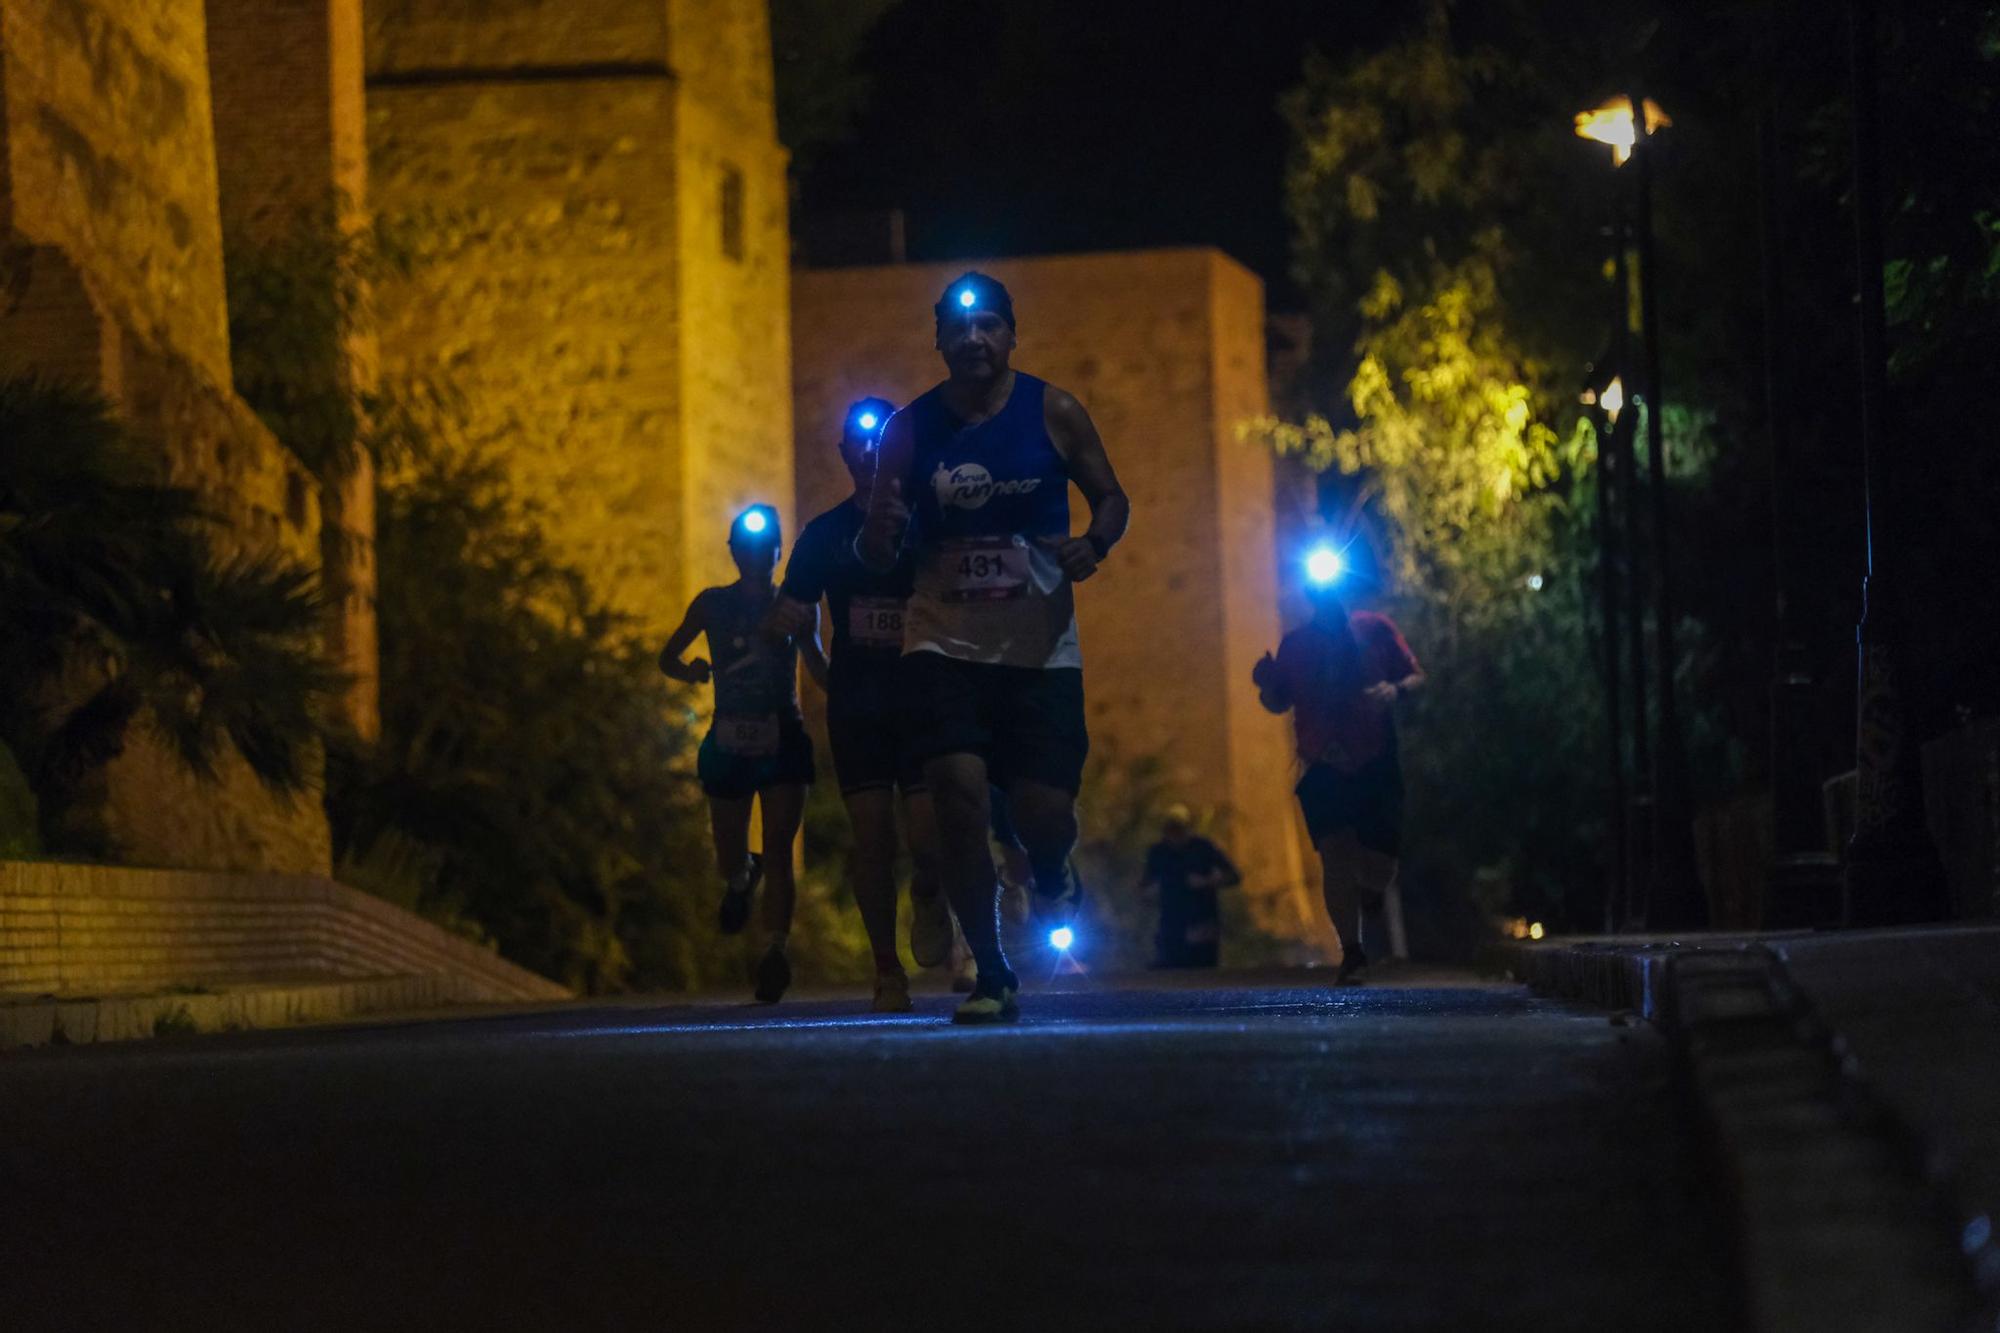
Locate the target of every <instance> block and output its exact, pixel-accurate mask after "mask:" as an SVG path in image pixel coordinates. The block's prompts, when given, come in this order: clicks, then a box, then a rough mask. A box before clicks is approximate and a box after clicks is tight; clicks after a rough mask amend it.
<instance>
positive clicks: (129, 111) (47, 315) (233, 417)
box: [0, 0, 328, 872]
mask: <svg viewBox="0 0 2000 1333" xmlns="http://www.w3.org/2000/svg"><path fill="white" fill-rule="evenodd" d="M0 229H4V234H3V235H0V256H4V268H5V270H6V272H5V274H4V277H5V279H6V280H5V281H0V373H7V374H23V373H37V374H46V375H51V376H57V377H60V378H64V379H68V380H71V381H73V382H78V383H82V384H85V385H87V386H89V387H91V388H93V389H95V390H97V391H99V392H101V393H103V394H105V395H106V397H107V398H109V399H110V401H111V402H112V403H113V404H114V406H116V407H117V408H118V409H119V411H120V412H121V413H122V415H124V416H125V417H126V418H127V420H129V421H130V422H131V424H132V426H133V427H134V429H135V430H136V431H137V432H138V433H139V434H140V436H141V437H142V438H144V439H148V440H152V441H155V442H157V444H158V445H159V447H160V449H161V451H162V453H163V455H164V457H165V462H166V466H167V472H168V475H169V477H170V479H171V480H173V481H174V482H176V483H178V484H181V485H185V486H188V487H190V488H192V489H194V490H195V491H197V492H198V493H199V494H200V496H201V497H202V499H203V501H204V502H205V503H206V504H208V505H209V506H210V507H211V508H212V509H213V510H214V511H215V512H217V513H218V514H220V515H221V516H222V517H223V518H225V519H226V520H227V522H226V524H224V525H222V526H221V527H220V528H219V532H220V534H221V535H220V540H221V542H222V544H223V547H224V553H225V554H242V555H262V554H266V553H270V552H278V553H282V554H284V555H287V556H290V557H293V558H295V559H299V560H303V561H307V562H315V561H316V559H317V551H318V540H319V508H318V501H317V495H316V487H315V484H314V482H313V479H312V478H311V476H310V475H309V474H307V473H306V472H305V470H304V469H303V468H301V467H300V466H299V464H298V462H297V460H296V459H294V458H293V457H292V456H291V454H290V453H289V452H288V451H287V450H286V449H285V448H284V447H283V446H282V445H280V444H279V443H278V442H277V441H276V440H275V439H273V438H272V437H271V435H270V433H269V432H268V431H267V430H265V429H264V427H263V426H262V425H261V424H260V423H259V422H258V421H257V420H256V418H255V416H254V415H253V414H252V413H251V412H250V410H249V409H248V408H247V407H246V406H245V405H244V404H243V402H242V401H241V400H240V399H238V398H237V397H236V395H235V393H234V392H233V390H232V389H231V388H230V356H229V342H228V318H227V311H226V308H225V305H224V293H223V257H222V243H221V222H220V216H219V210H218V203H217V179H216V155H215V146H214V140H213V136H212V130H211V108H210V94H209V83H208V69H207V51H206V32H205V28H204V15H203V9H202V6H201V5H199V4H192V3H188V2H187V0H8V2H7V3H6V4H5V5H4V6H0ZM220 775H221V781H220V782H219V783H217V784H215V785H208V784H202V783H198V782H197V781H196V780H195V779H193V778H192V777H190V776H188V775H187V774H186V773H185V772H183V771H182V770H181V769H180V767H179V766H178V765H177V764H176V763H174V762H173V761H171V760H169V759H168V758H167V756H166V755H165V754H164V753H162V752H161V751H160V750H159V748H158V747H157V746H156V745H154V744H153V743H152V742H151V741H150V740H149V739H148V738H147V737H146V736H145V734H144V732H143V729H141V730H138V731H136V732H135V734H134V735H133V736H132V737H131V738H130V740H129V743H128V746H127V749H126V753H125V754H124V755H123V756H122V757H121V758H120V759H119V760H117V761H116V762H115V763H114V764H113V765H112V766H111V768H110V771H109V773H108V775H107V777H108V782H107V786H106V789H105V792H104V794H103V803H104V808H103V817H104V823H105V826H106V828H107V829H108V831H109V832H110V833H111V835H112V836H113V838H114V839H116V841H117V843H118V846H119V850H120V852H121V854H122V855H123V856H124V857H125V858H126V859H128V860H131V861H134V862H138V863H142V864H152V865H165V866H183V867H190V868H209V869H235V868H250V867H255V868H263V869H272V870H292V871H306V872H312V871H321V872H323V871H324V870H325V869H326V866H327V859H328V839H327V828H326V820H325V816H324V814H323V813H322V812H321V811H320V809H319V807H318V803H317V801H316V800H314V799H313V798H311V797H310V796H308V797H306V798H304V799H301V800H298V801H288V800H284V799H281V798H276V797H273V796H271V795H270V794H269V793H268V792H266V791H264V790H263V788H262V787H260V786H259V785H258V784H257V782H256V781H255V779H254V778H253V777H252V776H251V775H250V774H249V773H248V771H247V769H246V768H245V766H244V765H243V764H242V762H241V761H240V759H238V758H236V757H235V756H234V755H230V756H228V757H226V758H225V759H224V761H223V762H222V764H221V765H220Z"/></svg>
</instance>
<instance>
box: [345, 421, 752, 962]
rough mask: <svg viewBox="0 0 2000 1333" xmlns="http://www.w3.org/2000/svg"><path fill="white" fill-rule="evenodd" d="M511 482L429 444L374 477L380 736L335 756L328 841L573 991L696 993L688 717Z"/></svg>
mask: <svg viewBox="0 0 2000 1333" xmlns="http://www.w3.org/2000/svg"><path fill="white" fill-rule="evenodd" d="M503 478H504V473H503V472H502V471H501V469H499V468H498V467H497V466H495V465H494V464H493V463H492V462H491V461H482V460H479V459H476V458H462V457H457V456H454V455H452V454H449V453H435V454H429V455H423V456H418V457H415V458H413V459H412V460H410V461H409V463H408V464H407V465H406V466H405V467H404V468H402V469H401V470H400V471H399V472H398V473H397V475H396V476H394V477H393V478H392V479H391V481H390V482H389V483H388V484H386V485H385V486H384V488H383V493H382V496H381V504H380V509H379V518H378V524H379V526H378V530H377V535H376V543H377V552H378V560H379V566H380V569H381V571H382V575H381V591H380V598H379V603H378V614H379V617H380V633H381V645H382V737H381V740H380V743H379V744H378V745H376V746H374V747H372V748H370V749H367V750H355V749H351V748H350V749H347V750H344V751H343V752H342V754H341V755H340V756H339V763H338V764H337V765H336V767H335V770H334V780H333V783H332V800H331V803H330V805H331V810H332V813H333V816H334V825H335V830H336V837H337V839H338V847H337V851H338V853H339V854H340V855H341V856H342V857H343V859H344V861H345V863H346V864H347V865H349V866H350V867H351V868H352V869H353V871H354V877H355V878H357V879H359V880H361V881H362V882H363V883H364V886H370V887H374V888H375V889H376V890H377V891H378V892H383V893H385V894H386V895H388V896H392V897H396V896H401V897H404V898H405V899H406V901H407V902H408V905H411V906H414V907H416V908H417V909H418V910H421V911H423V912H425V913H426V914H427V915H431V916H433V917H436V918H439V919H441V920H444V921H446V922H447V923H451V924H457V925H460V926H464V925H467V924H469V925H471V926H474V927H476V931H477V933H481V934H483V935H484V936H486V937H488V938H490V939H492V940H494V941H496V942H498V944H499V945H500V947H501V948H502V949H503V950H504V951H505V952H507V953H508V954H509V955H510V956H512V957H514V958H515V959H516V960H517V961H520V962H522V963H523V964H525V965H527V966H529V967H533V968H536V969H537V970H540V971H543V972H545V973H547V974H548V975H551V976H556V977H560V978H562V979H563V980H564V981H566V982H567V983H568V984H570V985H573V986H576V987H579V988H581V989H584V990H589V991H606V990H620V989H625V988H628V987H632V986H648V985H649V986H684V985H693V984H699V983H701V982H702V981H704V980H707V979H710V978H711V977H713V976H714V974H715V968H714V965H713V964H712V963H710V962H709V961H708V960H707V959H706V958H704V957H703V956H702V954H703V950H702V949H701V947H700V946H701V944H702V943H705V940H704V938H703V937H704V936H705V934H706V932H705V930H704V929H703V928H702V927H703V925H704V924H705V917H706V915H707V913H706V911H705V910H703V909H704V907H705V903H704V902H703V898H702V895H701V893H700V886H703V885H705V883H706V880H707V878H708V876H707V874H706V873H705V870H706V865H707V860H708V856H707V852H706V848H705V847H704V845H703V840H702V837H701V831H702V828H703V822H702V816H701V810H700V804H699V799H698V796H697V795H696V794H695V793H694V791H693V788H692V781H691V775H692V769H693V748H692V743H691V739H690V737H691V728H692V722H693V718H692V714H691V711H690V710H689V709H688V707H687V705H686V703H685V702H683V703H681V704H679V705H678V706H676V705H673V704H670V703H669V701H668V700H667V699H666V697H665V692H664V690H663V689H662V688H661V686H660V684H659V680H658V673H657V671H656V669H655V668H654V666H653V661H652V658H653V653H652V651H651V650H650V649H649V647H648V646H647V645H645V644H643V643H641V642H639V641H638V640H637V638H636V637H635V636H634V633H633V627H632V626H631V624H630V623H629V622H627V621H626V620H625V619H623V618H622V617H620V616H619V615H617V614H616V613H614V612H612V611H610V610H609V609H607V608H606V607H605V606H604V605H603V603H602V602H601V600H600V599H598V598H597V597H596V596H595V594H594V593H593V592H592V591H591V589H590V587H589V585H588V583H587V581H586V580H585V579H584V578H583V576H582V575H581V574H580V573H579V572H578V571H577V570H575V569H572V568H569V567H567V566H565V565H564V564H563V563H562V562H561V561H559V560H558V559H556V558H555V557H554V556H553V555H551V553H550V552H549V550H548V549H547V547H546V545H545V543H544V541H543V539H542V537H541V535H540V531H539V528H538V527H537V525H536V524H535V522H534V515H533V513H532V512H531V511H529V510H527V509H525V508H523V507H521V506H519V505H517V504H516V503H515V502H514V501H513V499H512V497H511V496H510V495H509V493H508V491H507V488H506V486H505V484H504V480H503Z"/></svg>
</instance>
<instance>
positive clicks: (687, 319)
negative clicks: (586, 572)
mask: <svg viewBox="0 0 2000 1333" xmlns="http://www.w3.org/2000/svg"><path fill="white" fill-rule="evenodd" d="M672 12H673V48H672V59H673V67H674V75H675V80H676V85H677V89H678V98H677V102H676V114H675V118H674V131H675V138H676V143H677V145H678V148H677V151H676V153H675V171H676V176H675V185H676V194H677V197H678V208H679V217H678V223H677V240H678V245H679V262H678V264H677V266H676V272H677V274H678V275H679V282H680V285H679V301H678V307H679V310H678V313H679V321H680V322H679V333H680V338H679V342H680V352H679V365H680V381H681V414H680V423H679V424H680V437H681V457H682V468H683V472H682V475H683V478H684V483H683V484H684V487H685V489H684V491H683V493H682V494H683V505H682V509H681V516H680V527H681V532H682V534H683V539H684V546H683V556H682V560H681V562H680V563H681V568H682V570H683V571H684V574H683V577H682V579H681V580H680V585H679V590H678V596H679V597H681V598H682V599H683V605H684V604H685V600H684V599H686V598H687V597H689V596H691V595H692V594H693V593H694V591H695V590H696V589H697V588H700V587H703V586H707V585H710V584H717V583H725V582H728V581H729V580H731V579H733V578H735V577H736V572H735V568H734V566H733V565H732V564H731V563H730V560H729V554H728V550H727V548H726V544H725V538H726V535H727V527H728V524H729V523H730V522H731V521H732V520H733V519H734V518H735V516H736V514H737V513H739V512H740V511H741V510H742V509H743V508H744V507H745V506H747V505H750V504H753V503H759V502H761V503H765V504H770V505H774V506H776V507H777V509H778V510H779V511H780V514H781V517H782V519H783V522H784V528H785V532H786V535H787V540H789V539H790V538H791V537H793V536H796V535H797V533H798V529H799V518H798V516H797V515H796V514H793V513H789V512H786V511H788V510H789V509H790V506H791V500H792V458H791V448H792V393H791V342H790V295H789V284H790V274H791V241H790V227H789V218H788V198H789V196H788V193H787V186H786V182H785V163H786V156H785V153H784V150H783V149H782V148H781V147H779V144H778V135H777V121H776V113H775V111H774V109H773V105H772V101H771V49H770V33H769V29H768V26H767V23H766V21H765V7H764V6H763V5H762V4H754V3H753V4H746V3H742V0H682V2H681V3H677V4H676V5H674V6H673V10H672Z"/></svg>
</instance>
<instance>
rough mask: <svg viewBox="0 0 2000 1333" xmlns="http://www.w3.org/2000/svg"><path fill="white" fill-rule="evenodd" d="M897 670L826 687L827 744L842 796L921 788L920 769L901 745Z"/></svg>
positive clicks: (844, 678)
mask: <svg viewBox="0 0 2000 1333" xmlns="http://www.w3.org/2000/svg"><path fill="white" fill-rule="evenodd" d="M898 674H899V673H898V670H897V669H896V667H895V666H894V664H891V665H890V667H889V669H887V670H871V671H867V672H853V673H844V674H841V675H837V676H835V677H834V679H833V680H831V681H829V682H828V686H829V688H828V690H827V696H826V739H827V743H828V745H829V746H830V747H831V748H832V750H833V773H834V777H835V778H836V779H838V780H839V782H840V792H841V795H843V796H845V795H848V794H850V793H853V792H861V791H876V790H880V789H882V788H885V787H891V786H894V787H901V788H902V789H903V790H904V791H905V792H917V791H922V790H923V789H924V769H923V765H922V764H921V763H919V762H917V761H915V760H913V759H911V758H910V757H909V755H908V753H907V751H906V750H905V747H904V745H903V733H904V730H905V722H904V718H903V711H902V707H901V691H900V688H899V685H898Z"/></svg>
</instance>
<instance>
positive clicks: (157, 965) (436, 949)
mask: <svg viewBox="0 0 2000 1333" xmlns="http://www.w3.org/2000/svg"><path fill="white" fill-rule="evenodd" d="M386 976H404V977H416V976H445V977H451V978H454V979H456V980H457V982H458V983H459V984H458V987H457V990H458V993H459V994H460V995H461V996H462V997H463V998H466V999H480V1000H540V999H561V998H564V997H566V996H567V995H568V994H569V992H568V991H567V990H565V989H564V988H563V987H561V986H559V985H557V984H556V983H555V982H553V981H549V980H548V979H546V978H544V977H540V976H537V975H536V974H534V973H532V972H529V971H527V970H526V969H525V968H520V967H516V966H515V965H514V964H512V963H510V962H507V961H506V960H505V959H503V958H501V957H500V956H499V955H497V954H495V953H493V952H491V951H490V950H487V949H484V948H481V947H480V946H479V945H477V944H474V943H472V942H471V941H469V940H465V939H461V938H459V937H458V936H456V935H453V934H451V933H449V932H447V931H444V930H441V929H439V928H438V927H436V926H434V925H432V924H431V923H429V922H428V921H424V920H422V919H421V918H419V917H417V916H414V915H412V914H411V913H409V912H406V911H404V910H402V909H401V908H398V907H395V906H393V905H391V904H389V903H386V902H383V901H382V900H381V899H379V898H375V897H373V896H371V895H369V894H366V893H363V892H361V891H360V890H358V889H351V888H349V887H347V886H346V885H344V884H339V883H336V882H334V881H333V880H330V879H324V878H321V877H318V876H312V875H259V874H217V873H209V872H201V871H186V870H132V869H126V868H124V867H117V866H91V865H66V864H61V863H56V862H0V994H14V995H22V994H28V995H40V994H60V995H76V994H93V993H104V992H134V991H145V990H157V989H160V988H163V987H170V986H210V985H229V984H240V983H245V982H255V981H271V980H276V979H281V978H284V979H297V978H326V979H331V980H343V979H359V978H365V977H386Z"/></svg>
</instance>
